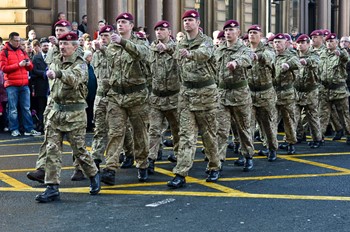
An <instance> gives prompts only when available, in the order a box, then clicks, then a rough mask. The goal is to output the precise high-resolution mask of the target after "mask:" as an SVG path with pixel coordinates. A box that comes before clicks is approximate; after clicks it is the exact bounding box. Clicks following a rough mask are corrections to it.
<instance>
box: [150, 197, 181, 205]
mask: <svg viewBox="0 0 350 232" xmlns="http://www.w3.org/2000/svg"><path fill="white" fill-rule="evenodd" d="M173 201H175V199H174V198H168V199H165V200H162V201H157V202H154V203H152V204H148V205H146V207H158V206H160V205H165V204H168V203H170V202H173Z"/></svg>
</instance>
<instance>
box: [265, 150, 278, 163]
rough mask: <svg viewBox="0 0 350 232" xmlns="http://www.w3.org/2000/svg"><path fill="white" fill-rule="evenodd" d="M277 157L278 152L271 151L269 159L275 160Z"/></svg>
mask: <svg viewBox="0 0 350 232" xmlns="http://www.w3.org/2000/svg"><path fill="white" fill-rule="evenodd" d="M276 159H277V153H276V151H274V150H270V151H269V155H268V157H267V161H270V162H273V161H275V160H276Z"/></svg>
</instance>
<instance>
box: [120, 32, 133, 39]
mask: <svg viewBox="0 0 350 232" xmlns="http://www.w3.org/2000/svg"><path fill="white" fill-rule="evenodd" d="M121 36H122V38H123V39H130V38H131V32H129V33H125V34H123V35H121Z"/></svg>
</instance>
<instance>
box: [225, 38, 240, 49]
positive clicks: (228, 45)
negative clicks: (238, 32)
mask: <svg viewBox="0 0 350 232" xmlns="http://www.w3.org/2000/svg"><path fill="white" fill-rule="evenodd" d="M237 41H238V39H235V40H232V41H226V44H227V47H232V46H233V45H235V44H236V43H237Z"/></svg>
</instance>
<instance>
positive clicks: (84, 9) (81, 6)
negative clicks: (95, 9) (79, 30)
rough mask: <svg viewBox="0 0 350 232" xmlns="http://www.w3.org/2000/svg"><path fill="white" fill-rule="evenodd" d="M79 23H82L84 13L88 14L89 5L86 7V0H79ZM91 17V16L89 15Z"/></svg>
mask: <svg viewBox="0 0 350 232" xmlns="http://www.w3.org/2000/svg"><path fill="white" fill-rule="evenodd" d="M78 10H79V12H78V18H79V19H78V21H77V22H78V23H79V24H80V23H81V20H82V17H83V15H87V7H86V0H79V4H78ZM88 17H89V16H88Z"/></svg>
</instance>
